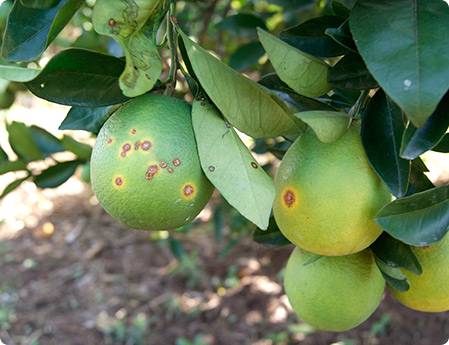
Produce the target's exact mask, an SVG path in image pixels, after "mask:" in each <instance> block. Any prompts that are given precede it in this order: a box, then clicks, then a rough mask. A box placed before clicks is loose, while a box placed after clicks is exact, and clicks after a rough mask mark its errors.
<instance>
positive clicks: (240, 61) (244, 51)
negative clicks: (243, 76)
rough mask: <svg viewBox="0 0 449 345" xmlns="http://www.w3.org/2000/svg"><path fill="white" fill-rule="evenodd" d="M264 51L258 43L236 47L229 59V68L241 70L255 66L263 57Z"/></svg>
mask: <svg viewBox="0 0 449 345" xmlns="http://www.w3.org/2000/svg"><path fill="white" fill-rule="evenodd" d="M264 53H265V50H264V49H263V47H262V45H261V44H260V42H257V41H253V42H249V43H245V44H243V45H241V46H240V47H238V48H237V49H236V50H235V51H234V52H233V53H232V54H231V56H230V57H229V66H231V67H232V68H234V69H238V70H242V69H245V68H248V67H251V66H252V65H255V64H256V63H257V62H258V61H259V59H260V58H261V57H262V56H263V54H264Z"/></svg>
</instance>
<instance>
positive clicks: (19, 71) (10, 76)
mask: <svg viewBox="0 0 449 345" xmlns="http://www.w3.org/2000/svg"><path fill="white" fill-rule="evenodd" d="M39 73H40V70H38V69H34V68H26V67H20V66H17V65H12V64H5V63H2V64H0V78H1V79H5V80H10V81H17V82H27V81H30V80H33V79H34V78H36V77H37V76H38V75H39Z"/></svg>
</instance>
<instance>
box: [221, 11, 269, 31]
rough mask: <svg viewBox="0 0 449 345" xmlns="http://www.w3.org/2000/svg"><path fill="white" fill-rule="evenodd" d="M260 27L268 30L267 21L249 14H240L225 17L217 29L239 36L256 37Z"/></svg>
mask: <svg viewBox="0 0 449 345" xmlns="http://www.w3.org/2000/svg"><path fill="white" fill-rule="evenodd" d="M258 27H259V28H263V29H266V28H267V27H266V25H265V21H264V20H263V19H262V18H260V17H258V16H255V15H253V14H249V13H239V14H235V15H232V16H228V17H225V18H223V20H221V21H220V22H219V23H218V24H217V29H219V30H223V31H226V32H229V33H232V34H234V35H237V36H256V29H257V28H258Z"/></svg>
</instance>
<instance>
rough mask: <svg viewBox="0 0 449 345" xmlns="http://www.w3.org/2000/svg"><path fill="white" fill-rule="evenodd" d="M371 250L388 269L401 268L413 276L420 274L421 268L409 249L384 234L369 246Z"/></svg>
mask: <svg viewBox="0 0 449 345" xmlns="http://www.w3.org/2000/svg"><path fill="white" fill-rule="evenodd" d="M371 249H372V251H373V252H374V254H375V255H376V256H377V257H378V258H379V259H380V260H382V261H383V262H384V263H386V264H387V265H388V266H390V267H402V268H405V269H407V270H409V271H410V272H413V273H415V274H421V273H422V267H421V265H420V264H419V262H418V259H417V258H416V256H415V254H414V253H413V251H412V250H411V248H410V247H409V246H408V245H406V244H405V243H402V242H401V241H398V240H397V239H395V238H393V237H391V236H390V235H388V234H387V233H386V232H384V233H382V235H380V237H379V238H378V239H377V240H376V242H374V243H373V244H372V245H371Z"/></svg>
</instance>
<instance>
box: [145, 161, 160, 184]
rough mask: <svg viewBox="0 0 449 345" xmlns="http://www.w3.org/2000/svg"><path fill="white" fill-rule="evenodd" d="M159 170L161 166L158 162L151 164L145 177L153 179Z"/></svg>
mask: <svg viewBox="0 0 449 345" xmlns="http://www.w3.org/2000/svg"><path fill="white" fill-rule="evenodd" d="M158 171H159V167H158V166H157V165H156V164H152V165H150V166H149V167H148V169H147V171H146V173H145V178H146V179H147V180H149V181H150V180H152V179H153V177H154V175H156V174H157V173H158Z"/></svg>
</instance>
